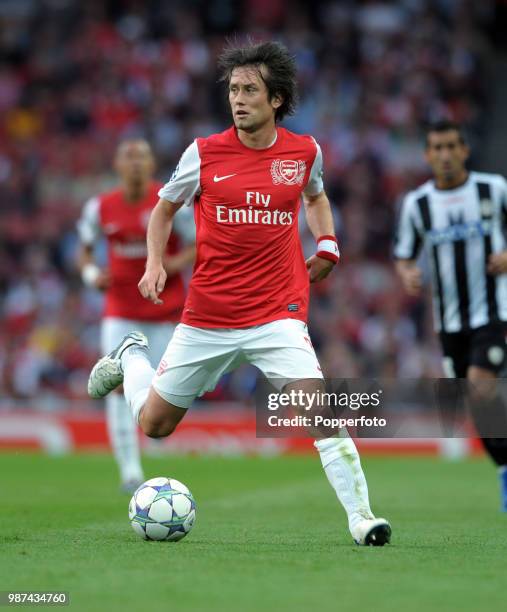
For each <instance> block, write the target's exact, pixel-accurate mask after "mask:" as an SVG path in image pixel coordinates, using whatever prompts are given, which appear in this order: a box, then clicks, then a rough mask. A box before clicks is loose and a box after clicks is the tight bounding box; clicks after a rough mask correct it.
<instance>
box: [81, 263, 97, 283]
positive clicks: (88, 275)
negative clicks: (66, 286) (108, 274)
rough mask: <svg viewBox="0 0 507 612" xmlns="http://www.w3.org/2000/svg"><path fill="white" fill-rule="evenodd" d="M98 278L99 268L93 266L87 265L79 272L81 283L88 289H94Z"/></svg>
mask: <svg viewBox="0 0 507 612" xmlns="http://www.w3.org/2000/svg"><path fill="white" fill-rule="evenodd" d="M99 276H100V268H99V267H98V266H96V265H95V264H92V263H88V264H85V265H84V266H83V269H82V270H81V278H82V279H83V283H84V284H85V285H87V286H88V287H95V283H96V282H97V279H98V278H99Z"/></svg>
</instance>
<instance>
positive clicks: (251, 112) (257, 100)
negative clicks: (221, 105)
mask: <svg viewBox="0 0 507 612" xmlns="http://www.w3.org/2000/svg"><path fill="white" fill-rule="evenodd" d="M261 70H265V69H264V68H261ZM229 103H230V105H231V111H232V118H233V120H234V125H235V126H236V128H237V129H238V130H244V131H245V132H255V131H257V130H258V129H260V128H261V127H263V126H264V125H266V124H267V123H270V122H272V123H274V121H275V111H276V109H277V108H278V107H279V106H280V105H281V104H282V100H281V98H279V97H278V96H273V98H271V100H270V99H269V95H268V89H267V87H266V84H265V83H264V81H263V80H262V78H261V75H260V74H259V69H258V68H256V67H255V66H242V67H240V68H234V70H233V71H232V74H231V80H230V82H229Z"/></svg>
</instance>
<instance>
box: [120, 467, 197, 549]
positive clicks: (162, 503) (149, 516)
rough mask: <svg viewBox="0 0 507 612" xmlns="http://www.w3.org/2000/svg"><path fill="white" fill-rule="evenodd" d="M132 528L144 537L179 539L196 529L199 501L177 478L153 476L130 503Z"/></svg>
mask: <svg viewBox="0 0 507 612" xmlns="http://www.w3.org/2000/svg"><path fill="white" fill-rule="evenodd" d="M129 519H130V524H131V525H132V529H133V530H134V531H135V532H136V533H137V535H139V536H140V537H141V538H143V539H144V540H168V541H170V542H177V541H178V540H181V538H184V537H185V536H186V535H187V533H189V531H190V530H191V529H192V527H193V525H194V521H195V500H194V497H193V495H192V493H190V491H189V489H188V487H186V486H185V485H184V484H183V483H182V482H180V481H179V480H176V479H174V478H164V477H159V478H151V479H150V480H147V481H146V482H145V483H143V484H142V485H141V486H140V487H139V488H138V489H137V491H136V492H135V493H134V495H133V496H132V499H131V500H130V504H129Z"/></svg>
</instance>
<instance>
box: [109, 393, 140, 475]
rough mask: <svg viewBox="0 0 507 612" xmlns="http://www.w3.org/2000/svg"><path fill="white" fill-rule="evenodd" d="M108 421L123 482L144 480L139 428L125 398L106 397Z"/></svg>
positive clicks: (112, 445) (113, 395) (116, 394)
mask: <svg viewBox="0 0 507 612" xmlns="http://www.w3.org/2000/svg"><path fill="white" fill-rule="evenodd" d="M106 421H107V430H108V433H109V441H110V443H111V447H112V449H113V454H114V457H115V459H116V463H117V464H118V468H119V470H120V478H121V481H122V482H128V481H131V480H144V477H143V469H142V467H141V457H140V453H139V440H138V437H137V426H136V424H135V422H134V420H133V419H132V415H131V414H130V410H129V409H128V407H127V402H126V401H125V398H124V397H123V396H122V395H120V394H119V393H110V394H109V395H108V396H107V397H106Z"/></svg>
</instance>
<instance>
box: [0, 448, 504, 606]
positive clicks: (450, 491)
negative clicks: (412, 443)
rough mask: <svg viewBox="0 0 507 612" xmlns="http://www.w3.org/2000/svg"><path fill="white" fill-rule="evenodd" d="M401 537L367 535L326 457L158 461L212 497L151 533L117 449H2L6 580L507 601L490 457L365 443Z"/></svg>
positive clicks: (112, 599)
mask: <svg viewBox="0 0 507 612" xmlns="http://www.w3.org/2000/svg"><path fill="white" fill-rule="evenodd" d="M363 465H364V467H365V471H366V474H367V477H368V480H369V485H370V495H371V498H372V500H373V508H374V511H375V512H376V513H377V514H378V515H384V516H386V517H388V518H389V519H390V521H391V522H392V525H393V542H392V544H391V545H390V546H386V547H384V548H360V547H357V546H355V545H354V544H353V543H352V541H351V539H350V536H349V534H348V530H347V528H346V522H345V515H344V513H343V511H342V510H341V508H340V507H339V506H338V503H337V501H336V499H335V497H334V494H333V492H332V490H331V488H330V487H329V485H328V483H327V480H326V479H325V477H324V474H323V472H322V470H321V467H320V463H319V461H318V457H317V456H314V457H288V458H269V459H268V458H241V459H236V458H205V457H204V458H203V457H201V458H198V457H163V458H148V459H146V460H145V468H146V473H147V477H152V476H162V475H165V476H173V477H175V478H178V479H179V480H181V481H183V482H184V483H186V484H187V485H188V486H189V487H190V489H191V490H192V492H193V494H194V496H195V498H196V501H197V521H196V525H195V527H194V529H193V531H192V533H191V534H190V535H189V536H188V537H187V538H185V539H184V540H182V541H181V542H179V543H165V542H144V541H143V540H141V539H139V538H138V537H137V536H136V535H135V533H134V532H133V531H132V529H131V527H130V525H129V522H128V516H127V507H128V497H125V496H122V495H121V494H120V493H119V492H118V489H117V482H116V469H115V466H114V464H113V460H112V458H111V457H109V456H106V455H75V456H71V457H62V458H51V457H46V456H43V455H38V454H14V453H6V454H1V455H0V475H1V476H0V482H1V504H0V509H1V510H0V525H1V527H0V590H65V591H69V593H70V600H71V603H70V607H69V608H67V609H72V610H123V611H125V610H144V611H146V612H151V611H152V610H177V611H183V612H184V611H187V610H196V611H215V610H216V611H218V610H220V611H224V610H225V611H228V610H238V611H241V612H247V611H250V610H252V611H253V610H255V611H257V610H259V611H260V610H268V611H270V610H276V611H277V612H282V611H284V610H315V611H317V610H318V611H319V612H321V611H327V610H340V611H341V610H354V611H355V612H357V611H362V610H376V611H383V610H386V611H387V610H389V611H392V610H411V611H414V610H425V611H426V610H432V611H435V610H442V611H446V612H447V611H449V610H461V611H463V610H481V609H485V608H488V609H492V610H494V609H498V610H499V609H505V601H506V599H505V598H506V583H505V575H506V569H507V514H502V513H500V512H499V510H498V507H499V499H498V483H497V478H496V473H495V470H494V469H493V467H492V466H491V465H490V464H489V463H488V462H487V461H486V460H485V459H479V460H469V461H466V462H460V463H451V462H446V461H443V460H439V459H421V458H406V457H397V458H365V459H364V460H363Z"/></svg>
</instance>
